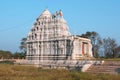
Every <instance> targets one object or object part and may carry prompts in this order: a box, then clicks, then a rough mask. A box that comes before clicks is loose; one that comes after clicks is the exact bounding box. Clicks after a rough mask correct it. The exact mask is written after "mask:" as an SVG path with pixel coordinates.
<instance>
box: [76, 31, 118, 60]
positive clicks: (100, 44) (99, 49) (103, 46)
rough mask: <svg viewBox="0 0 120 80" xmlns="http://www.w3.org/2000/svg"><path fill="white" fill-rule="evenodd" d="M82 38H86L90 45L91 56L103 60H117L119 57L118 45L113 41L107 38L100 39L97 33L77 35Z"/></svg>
mask: <svg viewBox="0 0 120 80" xmlns="http://www.w3.org/2000/svg"><path fill="white" fill-rule="evenodd" d="M78 36H80V37H83V38H88V39H90V40H91V43H92V46H93V47H92V51H93V56H94V57H96V58H98V57H104V58H118V57H120V45H119V44H118V43H117V42H116V40H115V39H113V38H110V37H107V38H101V36H100V35H99V34H98V33H97V32H94V31H92V32H89V31H88V32H86V33H85V34H82V35H78Z"/></svg>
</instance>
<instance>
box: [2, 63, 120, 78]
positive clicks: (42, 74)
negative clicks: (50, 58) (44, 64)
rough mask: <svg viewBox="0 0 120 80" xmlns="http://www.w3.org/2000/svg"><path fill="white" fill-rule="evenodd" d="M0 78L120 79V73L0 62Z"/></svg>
mask: <svg viewBox="0 0 120 80" xmlns="http://www.w3.org/2000/svg"><path fill="white" fill-rule="evenodd" d="M0 80H120V75H110V74H89V73H81V72H76V71H68V70H61V69H57V70H56V69H38V68H35V67H30V66H20V65H10V64H0Z"/></svg>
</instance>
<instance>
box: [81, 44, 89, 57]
mask: <svg viewBox="0 0 120 80" xmlns="http://www.w3.org/2000/svg"><path fill="white" fill-rule="evenodd" d="M87 45H88V44H87V43H85V42H83V43H82V54H83V55H86V54H87V52H88V47H87Z"/></svg>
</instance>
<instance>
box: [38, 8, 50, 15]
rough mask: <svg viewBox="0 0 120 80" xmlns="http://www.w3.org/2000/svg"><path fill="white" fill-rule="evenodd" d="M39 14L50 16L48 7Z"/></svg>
mask: <svg viewBox="0 0 120 80" xmlns="http://www.w3.org/2000/svg"><path fill="white" fill-rule="evenodd" d="M40 16H46V17H50V16H51V13H50V11H49V10H48V9H45V10H44V11H43V12H42V14H41V15H40Z"/></svg>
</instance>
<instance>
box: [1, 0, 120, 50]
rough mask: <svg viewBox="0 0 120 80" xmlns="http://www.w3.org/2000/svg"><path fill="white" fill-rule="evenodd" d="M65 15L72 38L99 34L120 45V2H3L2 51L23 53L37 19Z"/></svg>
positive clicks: (17, 0) (70, 0) (98, 0)
mask: <svg viewBox="0 0 120 80" xmlns="http://www.w3.org/2000/svg"><path fill="white" fill-rule="evenodd" d="M46 8H48V10H49V11H50V12H51V13H54V12H56V11H57V10H58V11H59V10H60V9H61V10H62V11H63V15H64V18H65V20H66V21H67V24H68V26H69V29H70V32H71V33H72V34H82V33H85V32H86V31H96V32H98V33H99V34H100V35H101V37H102V38H105V37H111V38H114V39H116V41H117V42H118V43H119V44H120V0H0V49H2V50H9V51H11V52H16V51H19V46H20V40H21V39H22V38H23V37H26V36H27V33H28V32H29V31H30V29H31V26H32V25H33V23H34V21H35V20H36V18H37V17H38V16H39V15H40V14H41V12H42V11H43V10H44V9H46Z"/></svg>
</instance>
